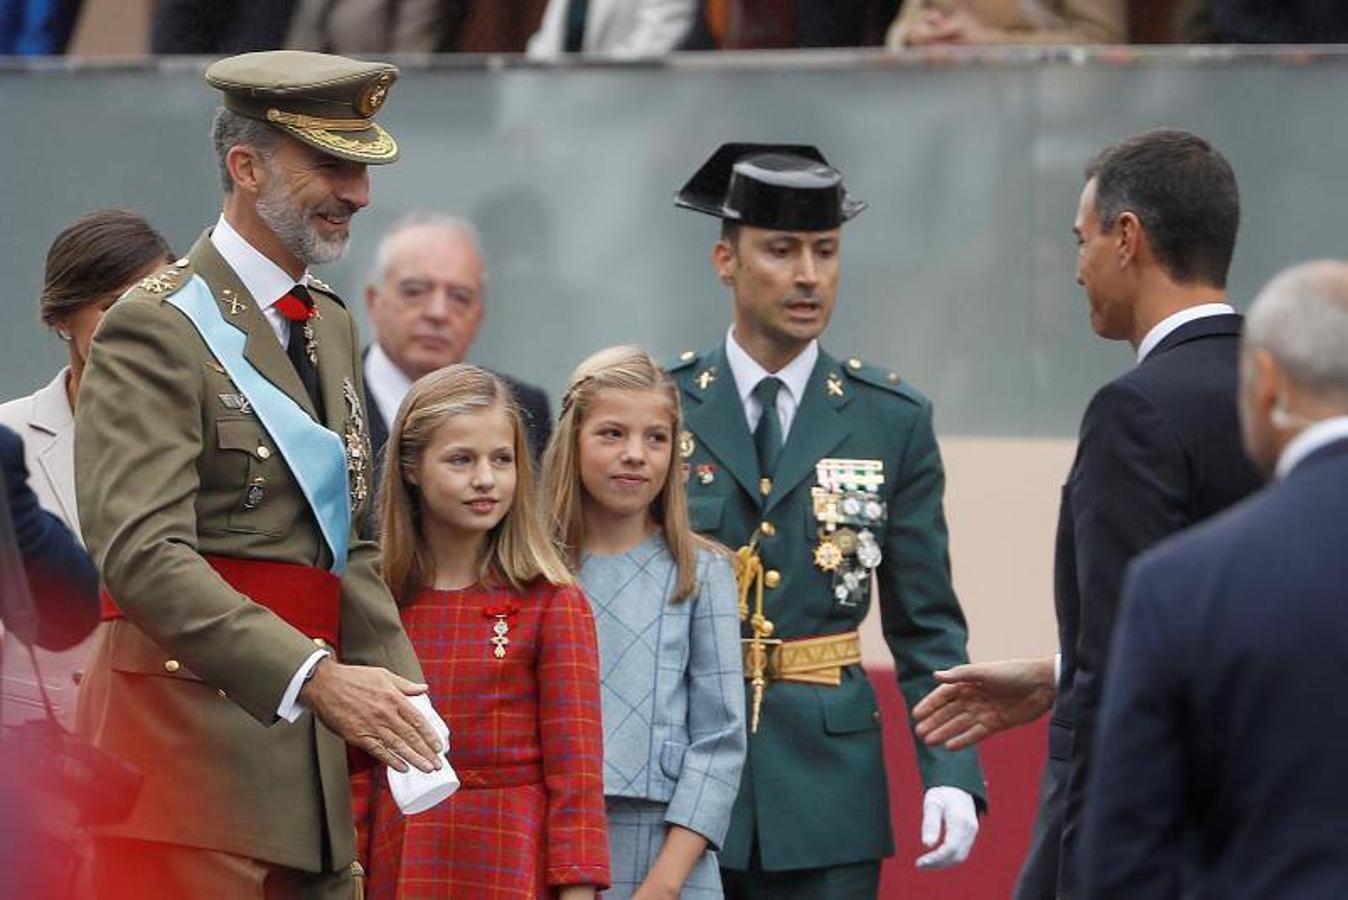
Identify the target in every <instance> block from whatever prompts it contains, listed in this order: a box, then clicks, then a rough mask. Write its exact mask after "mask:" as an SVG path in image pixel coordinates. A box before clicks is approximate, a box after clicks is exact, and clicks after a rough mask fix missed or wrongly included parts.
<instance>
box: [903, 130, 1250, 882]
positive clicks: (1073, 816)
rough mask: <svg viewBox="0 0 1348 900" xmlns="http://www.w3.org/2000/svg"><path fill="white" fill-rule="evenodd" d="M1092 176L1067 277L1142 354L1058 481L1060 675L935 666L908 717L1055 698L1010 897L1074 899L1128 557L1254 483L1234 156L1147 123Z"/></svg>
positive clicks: (1107, 389) (1013, 719) (1022, 668)
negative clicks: (1240, 407)
mask: <svg viewBox="0 0 1348 900" xmlns="http://www.w3.org/2000/svg"><path fill="white" fill-rule="evenodd" d="M1086 177H1087V180H1086V185H1085V188H1084V189H1083V190H1082V193H1081V202H1080V205H1079V208H1078V211H1077V217H1076V223H1075V225H1074V228H1073V231H1074V233H1075V234H1076V238H1077V243H1078V250H1077V281H1078V282H1079V283H1080V284H1081V285H1082V286H1083V287H1084V288H1085V289H1086V295H1087V298H1088V300H1089V305H1090V321H1091V327H1092V328H1093V329H1094V330H1095V332H1096V333H1097V334H1099V335H1100V336H1101V337H1103V338H1106V339H1108V340H1126V341H1128V342H1129V343H1130V344H1131V345H1132V346H1133V347H1134V349H1135V350H1136V351H1137V357H1138V362H1137V365H1136V366H1134V367H1133V368H1132V369H1131V370H1129V371H1128V372H1127V373H1125V374H1124V375H1122V376H1120V377H1119V378H1116V379H1115V380H1114V381H1112V382H1110V383H1109V384H1107V385H1105V386H1104V387H1103V388H1101V389H1100V390H1099V392H1097V393H1096V395H1095V397H1094V398H1093V399H1092V400H1091V403H1090V406H1089V407H1088V408H1087V410H1086V415H1085V418H1084V419H1083V420H1082V424H1081V435H1080V439H1079V444H1078V447H1077V454H1076V459H1075V461H1074V462H1073V464H1072V471H1071V474H1070V475H1069V477H1068V481H1067V484H1066V485H1065V486H1064V488H1063V492H1062V504H1061V508H1060V513H1059V521H1058V539H1057V552H1056V566H1055V569H1056V571H1055V577H1054V582H1055V583H1054V594H1055V602H1056V606H1057V614H1058V638H1059V646H1060V648H1061V660H1060V663H1061V666H1060V672H1058V673H1056V675H1055V668H1058V665H1057V663H1056V662H1055V660H1054V659H1053V658H1052V657H1048V658H1045V659H1039V660H1013V661H1008V662H999V663H981V664H976V665H971V666H962V667H958V668H956V669H954V670H952V671H950V672H945V673H941V672H938V673H936V674H937V678H938V680H940V681H942V682H944V683H943V684H942V685H941V686H940V687H938V688H937V689H936V690H935V691H933V692H932V694H931V695H930V696H928V697H927V698H925V699H924V700H923V701H922V703H921V704H919V706H918V707H917V709H916V710H915V711H914V713H915V716H916V717H917V719H918V721H919V725H918V732H919V734H921V735H922V736H923V737H924V738H925V739H926V740H927V741H928V742H930V743H944V744H945V746H947V747H962V746H967V745H968V744H972V743H975V742H977V741H979V740H981V739H982V738H983V737H985V736H987V735H988V734H990V733H992V732H994V731H997V730H1000V729H1002V728H1006V727H1010V726H1013V725H1018V724H1023V723H1024V722H1027V721H1031V720H1033V719H1035V718H1037V717H1038V716H1039V715H1041V714H1042V713H1043V712H1045V711H1047V709H1048V708H1049V705H1050V704H1052V705H1053V716H1052V719H1051V721H1050V724H1049V748H1048V749H1049V754H1048V762H1047V765H1046V767H1045V770H1044V775H1043V780H1042V782H1041V784H1040V805H1039V815H1038V819H1037V821H1036V823H1035V830H1034V835H1033V837H1032V840H1031V846H1030V852H1029V856H1028V858H1027V859H1026V862H1025V868H1024V870H1023V871H1022V873H1021V877H1020V881H1019V883H1018V885H1017V888H1016V897H1017V898H1020V900H1031V898H1054V897H1061V898H1068V900H1071V898H1075V897H1077V896H1079V889H1078V878H1077V869H1076V866H1075V860H1076V851H1075V846H1076V843H1077V840H1078V826H1079V823H1080V817H1081V811H1082V804H1083V800H1084V797H1085V791H1086V784H1087V776H1088V774H1089V771H1090V765H1091V758H1092V754H1093V742H1092V737H1093V735H1094V729H1095V720H1096V714H1097V711H1098V709H1099V705H1100V696H1101V691H1102V686H1103V681H1102V675H1103V673H1104V671H1105V665H1106V661H1107V658H1108V651H1109V642H1110V637H1111V634H1112V632H1113V625H1114V616H1115V611H1116V610H1117V608H1118V599H1119V592H1120V590H1121V588H1122V583H1123V574H1124V570H1125V568H1126V566H1127V565H1128V562H1129V561H1130V560H1131V559H1132V558H1133V557H1134V556H1136V555H1137V554H1138V553H1140V552H1142V551H1143V550H1145V549H1147V548H1148V547H1150V546H1151V545H1153V544H1155V543H1157V542H1158V541H1160V540H1161V539H1162V538H1165V537H1167V536H1169V535H1172V534H1174V533H1175V532H1177V531H1180V530H1182V529H1184V528H1187V527H1188V526H1190V525H1193V524H1194V523H1196V522H1199V521H1202V520H1203V519H1206V518H1208V517H1209V516H1211V515H1213V514H1214V513H1216V512H1218V511H1220V510H1222V509H1224V508H1226V507H1227V506H1229V505H1231V504H1232V503H1234V502H1236V501H1237V500H1239V499H1241V498H1242V497H1244V496H1245V495H1246V494H1248V493H1249V492H1250V491H1252V490H1254V489H1255V487H1257V485H1258V477H1257V476H1256V474H1255V472H1254V470H1253V469H1252V468H1251V466H1250V465H1249V462H1248V461H1247V460H1246V458H1245V456H1244V454H1243V453H1242V452H1241V449H1240V439H1239V429H1238V425H1237V420H1236V404H1235V397H1236V359H1237V352H1238V346H1239V336H1240V329H1241V317H1240V316H1238V315H1237V314H1236V313H1235V310H1234V309H1232V308H1231V307H1230V306H1229V305H1228V304H1227V303H1226V302H1225V299H1224V298H1225V285H1226V275H1227V270H1228V268H1229V266H1230V262H1231V254H1232V250H1233V248H1234V246H1235V240H1236V229H1237V226H1238V224H1239V219H1240V205H1239V199H1238V195H1237V189H1236V179H1235V175H1234V173H1233V172H1232V171H1231V167H1230V165H1229V164H1228V163H1227V162H1226V160H1225V159H1224V158H1223V157H1222V155H1221V154H1220V153H1219V152H1217V150H1216V149H1214V148H1213V147H1212V146H1211V145H1210V144H1208V143H1207V142H1206V141H1204V140H1202V139H1201V138H1198V137H1195V136H1194V135H1191V134H1186V133H1184V132H1179V131H1171V130H1158V131H1151V132H1147V133H1145V134H1141V135H1138V136H1135V137H1133V138H1130V139H1128V140H1126V141H1123V142H1122V143H1120V144H1118V145H1116V146H1114V147H1110V148H1109V149H1107V150H1105V151H1104V152H1103V153H1102V154H1100V156H1099V157H1097V158H1096V160H1095V161H1094V162H1093V163H1092V164H1091V165H1090V166H1089V168H1088V169H1087V172H1086ZM1055 697H1056V699H1055Z"/></svg>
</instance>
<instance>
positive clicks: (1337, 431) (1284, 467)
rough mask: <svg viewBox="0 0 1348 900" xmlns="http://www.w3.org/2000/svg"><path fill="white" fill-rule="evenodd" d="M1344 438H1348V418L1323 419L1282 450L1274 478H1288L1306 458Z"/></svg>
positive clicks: (1302, 432) (1307, 428)
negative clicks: (1288, 474) (1289, 473)
mask: <svg viewBox="0 0 1348 900" xmlns="http://www.w3.org/2000/svg"><path fill="white" fill-rule="evenodd" d="M1343 438H1348V416H1334V417H1333V418H1329V419H1321V420H1320V421H1319V422H1316V423H1315V424H1314V425H1310V426H1307V427H1306V428H1305V429H1303V430H1302V431H1301V433H1300V434H1298V435H1297V436H1296V437H1294V438H1292V440H1291V441H1289V442H1288V444H1287V446H1286V447H1283V448H1282V453H1281V454H1279V456H1278V465H1277V468H1275V469H1274V473H1273V474H1274V476H1275V477H1276V478H1286V477H1287V473H1288V472H1291V471H1292V470H1293V469H1295V468H1296V467H1297V466H1298V465H1299V464H1300V463H1301V461H1302V460H1304V459H1305V458H1306V457H1308V456H1310V455H1311V454H1312V453H1314V452H1315V451H1316V450H1319V449H1320V448H1321V447H1324V446H1326V445H1328V444H1332V443H1334V442H1335V441H1337V440H1341V439H1343Z"/></svg>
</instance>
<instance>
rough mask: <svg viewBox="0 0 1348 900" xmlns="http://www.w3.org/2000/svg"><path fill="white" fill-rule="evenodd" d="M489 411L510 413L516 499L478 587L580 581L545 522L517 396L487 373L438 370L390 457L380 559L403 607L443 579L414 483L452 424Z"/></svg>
mask: <svg viewBox="0 0 1348 900" xmlns="http://www.w3.org/2000/svg"><path fill="white" fill-rule="evenodd" d="M489 409H501V410H504V411H505V414H506V417H507V418H509V420H510V427H511V430H512V432H513V433H514V449H515V499H514V501H513V502H512V503H511V504H510V509H508V510H507V511H506V514H505V516H503V517H502V519H501V521H500V522H499V523H497V525H496V527H495V528H493V529H492V530H491V531H490V532H489V533H488V535H487V542H486V544H485V546H484V547H483V550H482V558H481V559H480V560H479V562H478V580H479V581H480V582H483V583H486V582H488V581H495V580H504V581H505V582H507V583H509V584H510V586H511V587H512V588H514V589H516V590H520V589H522V588H523V587H524V586H525V585H526V584H527V583H528V582H530V581H533V580H534V579H535V578H539V577H541V578H545V579H547V580H548V581H549V582H551V583H552V584H558V585H561V584H571V583H572V581H573V579H572V577H571V573H570V572H569V571H568V570H567V567H566V564H565V563H564V562H562V559H561V557H560V556H559V555H558V553H557V549H556V547H555V546H554V545H553V543H552V541H551V540H550V539H549V537H548V532H547V529H546V528H545V527H544V525H543V520H542V517H541V516H540V515H539V510H538V506H537V499H536V498H535V496H534V473H533V466H532V464H531V463H530V461H529V441H528V438H527V435H526V433H525V430H524V420H523V419H522V418H521V416H520V411H519V407H518V406H517V405H516V403H515V400H514V397H513V396H511V393H510V389H509V388H508V387H506V385H505V383H504V382H503V381H501V379H500V378H498V377H497V376H496V375H493V374H492V373H491V372H488V371H487V370H486V369H481V368H479V367H477V366H471V365H467V364H461V365H455V366H447V367H446V368H443V369H438V370H436V371H434V372H431V373H430V374H429V375H426V376H425V377H423V378H421V379H419V380H418V381H417V382H416V383H415V384H413V385H412V389H411V391H409V392H408V394H407V397H406V398H405V399H404V400H403V403H402V406H401V407H399V408H398V415H397V417H396V419H395V420H394V422H393V427H392V428H391V429H390V430H389V439H388V444H387V446H386V447H385V449H384V453H385V456H384V474H383V476H382V478H381V479H380V483H379V529H380V531H379V540H380V547H381V550H380V554H381V562H382V568H383V573H384V581H385V582H386V583H387V584H388V586H389V591H390V592H391V593H392V594H393V597H394V599H395V600H397V601H398V603H399V604H406V603H408V602H410V601H411V600H412V598H413V597H414V596H415V595H416V593H417V592H418V591H419V590H421V589H422V588H424V587H426V586H427V585H429V584H430V583H431V581H432V579H433V577H434V572H435V566H434V560H433V559H432V558H431V555H430V550H429V548H428V546H427V544H426V541H425V540H424V539H423V536H422V534H421V524H422V522H421V492H420V490H419V489H418V488H417V486H416V484H415V482H414V480H413V479H415V478H416V473H417V470H418V468H419V467H420V465H421V460H422V457H423V455H424V454H425V453H426V448H427V447H429V446H430V444H431V441H432V439H433V437H434V435H435V432H436V429H438V428H439V427H440V426H441V425H443V424H444V423H445V421H446V420H447V419H450V418H452V417H454V416H461V415H465V414H467V413H476V412H482V411H484V410H489Z"/></svg>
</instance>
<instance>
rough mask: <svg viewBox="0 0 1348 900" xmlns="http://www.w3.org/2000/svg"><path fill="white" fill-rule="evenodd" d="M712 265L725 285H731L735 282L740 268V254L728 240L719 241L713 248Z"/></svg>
mask: <svg viewBox="0 0 1348 900" xmlns="http://www.w3.org/2000/svg"><path fill="white" fill-rule="evenodd" d="M711 264H712V265H713V266H714V267H715V268H716V275H717V277H718V278H720V279H721V282H722V283H723V284H730V283H731V282H732V281H734V280H735V272H736V270H737V269H738V268H739V254H738V253H736V251H735V248H734V247H732V246H731V245H730V242H729V241H727V240H724V239H723V240H719V241H717V242H716V243H715V244H713V245H712V248H711Z"/></svg>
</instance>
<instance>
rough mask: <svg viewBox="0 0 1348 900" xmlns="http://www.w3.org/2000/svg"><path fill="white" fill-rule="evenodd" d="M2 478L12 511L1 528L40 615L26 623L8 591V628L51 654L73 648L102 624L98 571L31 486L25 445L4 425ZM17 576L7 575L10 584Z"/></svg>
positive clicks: (1, 432) (0, 438) (0, 453)
mask: <svg viewBox="0 0 1348 900" xmlns="http://www.w3.org/2000/svg"><path fill="white" fill-rule="evenodd" d="M0 474H2V477H0V488H3V489H4V490H5V496H6V498H7V502H8V506H9V512H10V521H9V522H5V523H0V527H4V528H7V529H8V528H11V527H12V529H13V537H14V543H15V545H16V547H17V549H18V553H19V556H20V558H21V559H22V562H23V568H24V574H25V575H26V577H27V581H28V591H29V594H30V595H31V596H32V600H33V611H34V613H36V622H27V623H25V622H24V621H23V618H24V612H25V611H24V609H23V606H22V605H18V604H16V603H15V598H14V597H13V596H11V592H10V591H8V590H7V591H6V596H5V597H4V598H3V604H0V607H3V608H2V610H0V611H2V612H3V614H4V618H5V623H6V626H7V627H8V628H9V629H10V630H13V631H15V632H16V633H17V634H18V635H19V636H20V637H21V638H23V639H25V640H28V639H30V638H32V639H33V643H35V644H36V645H37V646H39V647H44V648H46V649H48V650H62V649H65V648H67V647H73V646H74V645H75V644H77V643H79V642H80V641H81V640H83V639H84V638H85V637H87V636H88V635H89V633H90V632H91V631H92V630H93V629H94V626H95V625H97V624H98V571H97V570H96V569H95V568H94V564H93V562H92V561H91V560H90V559H89V555H88V554H87V553H85V552H84V548H83V547H81V546H80V543H79V541H77V540H76V539H75V536H74V535H73V534H71V533H70V530H69V529H68V528H66V527H65V525H64V524H62V522H61V520H60V519H58V518H57V517H56V516H54V515H52V514H51V513H49V512H47V511H46V510H44V509H43V508H42V507H41V506H40V505H38V501H37V496H36V495H35V494H34V493H33V491H32V489H31V488H29V487H28V469H27V467H26V466H25V465H24V461H23V442H22V441H21V440H20V439H19V436H18V435H16V434H15V433H14V432H12V431H10V430H9V429H8V428H5V427H3V426H0ZM12 574H13V573H6V575H7V578H6V584H8V576H10V575H12ZM11 614H12V615H11Z"/></svg>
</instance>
